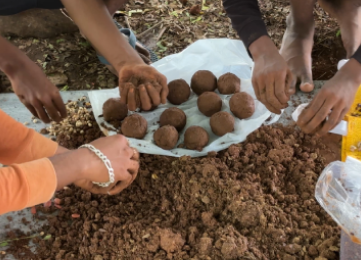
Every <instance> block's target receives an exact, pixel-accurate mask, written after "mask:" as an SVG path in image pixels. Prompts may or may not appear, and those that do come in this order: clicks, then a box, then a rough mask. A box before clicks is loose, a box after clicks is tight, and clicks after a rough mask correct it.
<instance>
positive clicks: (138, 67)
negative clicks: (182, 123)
mask: <svg viewBox="0 0 361 260" xmlns="http://www.w3.org/2000/svg"><path fill="white" fill-rule="evenodd" d="M119 90H120V96H121V101H122V102H123V103H125V104H127V105H128V108H129V110H130V111H135V110H136V109H137V108H141V109H143V110H146V111H147V110H151V109H152V108H153V107H157V106H159V105H160V104H161V103H162V104H165V103H166V102H167V96H168V85H167V78H166V77H165V76H164V75H162V74H161V73H159V72H158V71H157V70H156V69H155V68H153V67H151V66H149V65H145V64H130V65H125V66H123V67H122V68H121V69H120V71H119Z"/></svg>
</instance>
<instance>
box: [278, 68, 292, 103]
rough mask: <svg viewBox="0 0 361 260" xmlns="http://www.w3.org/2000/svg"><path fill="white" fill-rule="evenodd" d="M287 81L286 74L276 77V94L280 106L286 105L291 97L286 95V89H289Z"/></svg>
mask: <svg viewBox="0 0 361 260" xmlns="http://www.w3.org/2000/svg"><path fill="white" fill-rule="evenodd" d="M286 80H287V74H286V73H282V74H280V75H276V78H275V92H274V93H275V96H276V98H277V99H278V102H279V104H280V105H282V104H286V103H287V102H288V100H289V97H288V96H287V94H286V93H287V92H288V91H287V92H286V88H287V84H286Z"/></svg>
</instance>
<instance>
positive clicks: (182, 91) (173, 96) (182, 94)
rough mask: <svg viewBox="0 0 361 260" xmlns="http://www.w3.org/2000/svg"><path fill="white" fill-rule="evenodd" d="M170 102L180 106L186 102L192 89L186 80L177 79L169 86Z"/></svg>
mask: <svg viewBox="0 0 361 260" xmlns="http://www.w3.org/2000/svg"><path fill="white" fill-rule="evenodd" d="M168 89H169V94H168V97H167V98H168V101H169V102H170V103H172V104H173V105H180V104H182V103H184V102H186V101H187V100H188V98H189V96H190V94H191V89H190V88H189V85H188V83H187V82H186V81H185V80H184V79H176V80H173V81H171V82H169V84H168Z"/></svg>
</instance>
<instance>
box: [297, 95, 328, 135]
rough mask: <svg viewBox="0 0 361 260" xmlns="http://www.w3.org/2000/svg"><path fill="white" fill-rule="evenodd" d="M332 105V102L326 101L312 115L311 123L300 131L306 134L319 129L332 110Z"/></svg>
mask: <svg viewBox="0 0 361 260" xmlns="http://www.w3.org/2000/svg"><path fill="white" fill-rule="evenodd" d="M333 105H334V103H333V102H332V101H330V100H329V99H326V100H325V101H324V103H323V105H322V107H321V108H320V109H319V111H318V112H317V113H316V114H315V115H314V117H313V118H312V119H311V121H310V122H309V123H308V124H306V125H305V126H304V127H303V128H302V130H303V131H304V132H305V133H306V134H308V133H312V132H313V131H315V130H316V128H317V127H319V126H320V125H321V124H322V123H323V122H324V120H325V119H326V117H327V116H328V115H329V113H330V111H331V109H332V108H333Z"/></svg>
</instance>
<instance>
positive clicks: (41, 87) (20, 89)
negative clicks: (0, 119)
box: [10, 60, 67, 123]
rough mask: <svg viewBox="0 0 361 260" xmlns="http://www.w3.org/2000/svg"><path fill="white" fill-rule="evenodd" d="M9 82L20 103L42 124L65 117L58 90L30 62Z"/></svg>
mask: <svg viewBox="0 0 361 260" xmlns="http://www.w3.org/2000/svg"><path fill="white" fill-rule="evenodd" d="M10 81H11V85H12V87H13V89H14V92H15V93H16V95H17V96H18V97H19V99H20V101H21V102H22V103H23V104H24V105H25V106H26V107H27V108H28V109H29V111H30V112H31V113H32V114H33V115H34V116H36V117H38V118H40V119H41V120H42V121H43V122H44V123H50V121H51V120H54V121H57V122H59V121H61V120H62V119H63V118H65V117H66V116H67V113H66V109H65V105H64V102H63V100H62V98H61V96H60V93H59V90H58V89H57V87H56V86H54V85H53V84H52V83H51V82H50V81H49V80H48V79H47V78H46V76H45V75H44V73H43V72H42V71H41V69H40V68H39V67H38V66H36V64H34V63H33V62H31V61H30V60H29V62H25V68H23V69H21V70H19V71H18V72H17V73H16V74H14V76H13V77H11V78H10Z"/></svg>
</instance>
